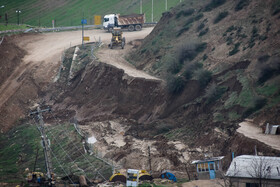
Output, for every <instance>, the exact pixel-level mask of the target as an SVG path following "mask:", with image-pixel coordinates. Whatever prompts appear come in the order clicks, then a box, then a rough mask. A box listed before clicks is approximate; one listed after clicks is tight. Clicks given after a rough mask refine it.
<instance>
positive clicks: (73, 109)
mask: <svg viewBox="0 0 280 187" xmlns="http://www.w3.org/2000/svg"><path fill="white" fill-rule="evenodd" d="M151 30H152V28H144V29H143V30H142V31H141V32H124V36H125V37H126V41H127V45H126V46H125V49H124V50H122V49H121V48H120V47H119V48H115V49H113V50H111V49H108V47H107V45H108V43H109V41H110V38H111V34H110V33H106V32H104V31H102V30H87V31H85V35H87V36H90V37H91V39H92V38H96V41H98V38H99V37H100V38H101V40H102V42H104V45H103V46H102V47H101V48H100V49H98V50H97V51H96V56H97V58H98V59H97V60H92V61H90V62H89V64H88V66H86V67H85V68H83V69H81V70H79V71H78V72H76V74H75V76H74V77H72V78H71V79H67V77H68V74H69V72H67V67H66V66H64V65H63V67H62V74H63V73H64V74H65V77H66V80H64V81H63V80H62V79H59V80H58V81H56V82H55V83H53V82H54V79H55V77H56V76H57V74H58V70H59V67H60V66H61V64H62V62H61V61H63V62H64V61H65V59H66V61H67V60H68V61H71V62H72V58H73V56H74V53H75V52H74V48H70V49H69V51H66V50H67V49H68V48H69V47H72V46H75V45H79V44H81V39H80V37H81V31H71V32H60V33H40V34H22V35H17V36H11V37H5V39H4V42H3V43H2V45H1V46H0V52H1V53H2V54H3V56H2V55H1V56H2V58H3V57H4V55H5V58H3V59H1V67H3V68H4V70H2V69H1V71H3V72H5V73H3V74H1V75H3V76H2V77H1V84H0V86H1V87H0V110H1V111H0V112H1V113H0V115H1V116H0V117H1V123H0V127H1V132H5V131H7V130H9V129H10V128H12V127H13V125H14V124H15V123H16V122H17V121H18V120H19V119H24V117H25V115H26V114H27V112H28V111H29V110H30V108H32V106H35V105H36V104H37V103H39V104H43V105H51V106H52V107H53V111H54V112H55V114H56V115H57V117H58V118H60V119H61V120H62V121H65V122H68V121H69V120H70V119H73V118H74V119H75V120H77V121H78V123H79V126H80V129H82V130H83V132H84V133H85V134H86V135H87V137H92V136H94V137H95V138H96V139H97V142H96V143H95V144H94V147H95V151H97V152H98V153H99V154H100V155H101V156H102V157H104V158H105V159H109V160H113V162H114V164H115V165H116V167H117V168H143V169H150V167H151V169H152V170H153V171H155V173H156V172H158V173H160V172H161V171H163V170H165V169H169V170H173V171H175V174H176V176H178V177H185V170H186V169H188V170H189V171H190V172H193V171H195V169H194V166H190V165H189V164H187V163H189V161H190V160H192V159H197V158H200V157H201V155H205V154H208V153H210V154H212V155H215V154H217V153H213V152H215V150H217V149H219V148H220V147H223V150H220V152H219V154H224V153H225V154H226V153H227V152H228V150H227V148H226V146H228V148H229V149H237V150H238V151H239V153H243V152H244V153H247V152H248V150H249V149H252V150H253V148H252V147H253V145H255V144H258V145H260V146H261V147H262V151H265V150H269V152H273V149H277V150H279V146H277V140H276V142H275V140H273V141H274V142H275V143H274V144H275V145H276V146H271V147H272V149H271V148H270V147H269V146H270V145H271V140H272V139H270V138H267V136H266V138H261V139H259V138H256V137H258V136H259V131H250V134H249V132H246V131H247V130H248V128H249V126H246V128H245V131H244V130H243V129H244V126H243V125H242V124H241V128H240V129H239V130H238V131H237V132H238V133H235V134H234V135H233V134H232V135H233V136H232V137H230V136H229V134H230V133H228V132H227V130H228V129H223V128H213V129H211V132H212V133H213V134H214V136H212V134H210V133H207V132H205V133H204V134H202V136H203V137H204V138H202V139H200V140H199V139H197V140H198V141H196V143H195V144H191V145H189V144H188V142H187V141H188V140H182V141H179V140H171V139H168V138H166V136H162V135H157V133H158V132H162V131H163V132H165V131H166V129H168V130H170V129H169V128H171V129H172V127H171V126H170V125H169V122H170V124H172V122H171V121H172V120H174V121H176V120H177V119H179V118H182V117H180V116H177V115H176V114H174V113H173V114H172V112H173V111H174V110H184V109H181V108H180V106H181V105H182V103H184V102H187V101H188V102H189V101H191V100H193V99H195V95H196V94H198V93H199V92H200V91H201V90H200V88H199V86H198V84H197V82H196V81H190V82H189V83H188V87H189V88H190V89H187V90H185V91H184V92H183V94H182V95H181V96H180V97H177V98H175V97H170V96H169V95H168V94H166V90H165V87H164V85H165V81H163V80H161V79H159V78H157V77H154V76H151V75H148V74H147V73H145V72H143V71H141V70H137V69H136V68H134V66H133V65H131V64H130V63H128V62H127V60H126V55H127V54H128V53H129V52H131V51H133V50H134V48H135V47H137V46H138V45H139V42H140V43H141V39H143V38H144V37H145V36H146V35H147V34H149V33H150V32H151ZM64 51H65V53H64V54H63V52H64ZM1 56H0V58H1ZM62 56H65V57H64V58H63V59H62ZM11 59H12V60H11ZM10 61H12V62H14V64H16V66H12V65H11V64H10V63H8V62H10ZM3 64H6V66H5V65H3ZM244 64H245V65H244ZM239 66H240V67H241V68H244V67H247V66H248V63H247V62H246V61H245V62H240V63H237V66H236V67H237V68H240V67H239ZM243 66H244V67H243ZM236 67H233V68H236ZM65 69H66V70H65ZM64 70H65V71H64ZM61 77H63V76H61ZM234 80H235V79H232V80H231V79H230V80H229V81H227V82H225V83H224V84H226V85H229V87H230V89H233V90H237V91H238V90H239V91H240V87H241V86H240V85H238V84H236V83H235V82H234ZM188 107H189V108H187V111H185V112H186V113H193V116H196V113H199V112H200V111H201V108H199V106H197V105H189V106H188ZM169 114H172V115H171V117H170V118H167V116H169ZM163 118H164V119H165V121H163V122H164V123H163V122H162V121H157V120H158V119H163ZM48 120H49V121H48ZM46 121H48V123H51V122H52V120H51V119H50V118H48V117H47V118H46ZM181 126H183V124H182V125H181ZM195 128H200V127H195ZM209 128H210V127H209ZM231 128H233V127H231ZM249 130H250V129H249ZM172 133H174V134H175V135H174V134H172ZM187 133H188V132H187ZM158 134H160V133H158ZM243 134H244V135H245V137H244V136H243ZM171 135H172V136H176V131H175V132H173V131H172V132H171V133H170V136H171ZM200 135H201V134H200ZM246 137H249V138H250V139H248V138H246ZM251 139H252V140H251ZM256 139H257V140H256ZM258 141H260V142H258ZM229 142H232V143H231V144H230V143H229ZM242 142H246V143H247V145H248V147H246V148H245V147H244V148H241V147H239V146H238V145H239V144H240V143H242ZM263 143H264V144H267V145H269V146H267V145H263ZM149 149H150V151H148V150H149ZM275 153H277V151H275ZM149 154H150V158H151V165H149ZM210 156H211V155H210ZM225 162H226V163H229V162H230V157H229V158H227V157H226V158H225ZM191 178H192V176H191ZM202 183H203V182H202ZM188 185H189V184H188ZM188 185H187V186H188ZM193 185H202V184H201V183H200V182H197V183H195V184H193ZM215 185H216V184H213V186H215Z"/></svg>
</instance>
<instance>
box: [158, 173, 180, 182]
mask: <svg viewBox="0 0 280 187" xmlns="http://www.w3.org/2000/svg"><path fill="white" fill-rule="evenodd" d="M160 178H162V179H169V180H171V181H174V182H177V179H176V177H175V175H174V174H173V173H171V172H170V171H163V172H162V173H161V175H160Z"/></svg>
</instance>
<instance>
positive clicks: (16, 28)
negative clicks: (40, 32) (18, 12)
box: [0, 24, 30, 31]
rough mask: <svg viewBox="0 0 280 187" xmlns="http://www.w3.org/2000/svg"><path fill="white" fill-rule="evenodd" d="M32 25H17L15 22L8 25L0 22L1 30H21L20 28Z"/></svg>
mask: <svg viewBox="0 0 280 187" xmlns="http://www.w3.org/2000/svg"><path fill="white" fill-rule="evenodd" d="M29 28H30V27H29V26H28V25H25V24H23V25H15V24H8V25H7V26H6V25H5V24H0V31H4V30H20V29H29Z"/></svg>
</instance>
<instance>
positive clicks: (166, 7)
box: [165, 0, 167, 11]
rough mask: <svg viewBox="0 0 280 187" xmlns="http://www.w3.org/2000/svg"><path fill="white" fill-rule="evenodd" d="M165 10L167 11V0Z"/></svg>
mask: <svg viewBox="0 0 280 187" xmlns="http://www.w3.org/2000/svg"><path fill="white" fill-rule="evenodd" d="M165 11H167V0H165Z"/></svg>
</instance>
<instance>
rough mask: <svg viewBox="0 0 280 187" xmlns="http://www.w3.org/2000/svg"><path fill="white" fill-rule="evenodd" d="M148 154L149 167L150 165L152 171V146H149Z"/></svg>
mask: <svg viewBox="0 0 280 187" xmlns="http://www.w3.org/2000/svg"><path fill="white" fill-rule="evenodd" d="M148 156H149V167H150V173H151V172H152V159H151V148H150V146H148Z"/></svg>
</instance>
